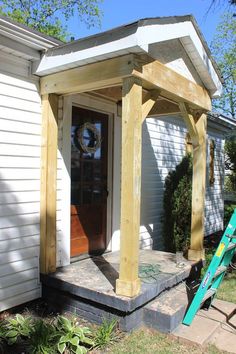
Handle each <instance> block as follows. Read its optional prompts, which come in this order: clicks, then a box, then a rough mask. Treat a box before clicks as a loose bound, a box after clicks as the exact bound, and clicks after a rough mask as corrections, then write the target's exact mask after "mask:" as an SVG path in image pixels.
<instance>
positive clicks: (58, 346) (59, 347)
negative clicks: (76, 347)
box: [57, 342, 66, 354]
mask: <svg viewBox="0 0 236 354" xmlns="http://www.w3.org/2000/svg"><path fill="white" fill-rule="evenodd" d="M57 348H58V351H59V352H60V353H61V354H62V353H64V351H65V349H66V343H61V342H60V343H58V345H57Z"/></svg>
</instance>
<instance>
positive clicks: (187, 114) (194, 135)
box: [179, 102, 199, 147]
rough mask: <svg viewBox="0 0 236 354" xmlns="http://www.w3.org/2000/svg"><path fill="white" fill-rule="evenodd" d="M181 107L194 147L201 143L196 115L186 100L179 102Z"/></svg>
mask: <svg viewBox="0 0 236 354" xmlns="http://www.w3.org/2000/svg"><path fill="white" fill-rule="evenodd" d="M179 109H180V112H181V114H182V116H183V119H184V121H185V124H186V126H187V128H188V131H189V134H190V137H191V141H192V144H193V147H195V146H198V145H199V134H198V129H197V125H196V116H194V115H193V113H192V112H191V111H190V109H189V107H188V105H187V104H186V103H184V102H179Z"/></svg>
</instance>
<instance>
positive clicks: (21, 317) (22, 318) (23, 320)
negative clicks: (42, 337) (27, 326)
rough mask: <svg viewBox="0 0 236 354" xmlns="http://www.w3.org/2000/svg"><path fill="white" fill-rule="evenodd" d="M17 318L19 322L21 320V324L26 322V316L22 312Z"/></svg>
mask: <svg viewBox="0 0 236 354" xmlns="http://www.w3.org/2000/svg"><path fill="white" fill-rule="evenodd" d="M16 320H17V322H19V323H20V324H24V322H25V319H24V317H23V316H22V315H20V314H17V315H16Z"/></svg>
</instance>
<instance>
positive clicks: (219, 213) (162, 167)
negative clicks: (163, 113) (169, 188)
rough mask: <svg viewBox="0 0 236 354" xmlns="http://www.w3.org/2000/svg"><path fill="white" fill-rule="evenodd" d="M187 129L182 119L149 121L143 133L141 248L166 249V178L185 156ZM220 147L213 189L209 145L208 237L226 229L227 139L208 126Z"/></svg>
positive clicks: (206, 215)
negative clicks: (164, 195) (224, 196)
mask: <svg viewBox="0 0 236 354" xmlns="http://www.w3.org/2000/svg"><path fill="white" fill-rule="evenodd" d="M186 133H187V129H186V127H185V124H184V122H183V120H182V119H181V117H177V116H176V117H173V116H172V117H171V116H168V117H161V118H160V117H158V118H147V119H146V120H145V122H144V123H143V133H142V139H143V140H142V141H143V143H142V192H141V193H142V195H141V223H140V225H141V226H140V247H141V248H154V249H160V250H162V249H163V241H162V222H161V219H162V214H163V192H164V183H165V178H166V177H167V175H168V173H169V172H170V171H171V170H173V169H175V167H176V165H178V164H179V163H180V162H181V159H182V157H183V156H184V154H185V136H186ZM210 139H214V141H215V144H216V149H215V160H214V175H215V182H214V185H213V186H210V185H209V144H207V156H208V157H207V176H206V204H205V235H209V234H211V233H214V232H216V231H219V230H221V229H222V228H223V209H224V204H223V179H224V178H223V176H224V152H223V146H224V140H223V136H221V134H220V133H219V132H216V131H215V132H214V131H213V130H212V129H211V127H210V126H208V141H209V140H210Z"/></svg>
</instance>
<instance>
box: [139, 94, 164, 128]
mask: <svg viewBox="0 0 236 354" xmlns="http://www.w3.org/2000/svg"><path fill="white" fill-rule="evenodd" d="M160 93H161V90H150V91H149V92H148V93H147V94H146V95H145V96H144V99H143V103H142V122H143V121H144V120H145V118H146V117H147V115H148V113H149V112H150V111H151V109H152V108H153V106H154V104H155V103H156V100H157V99H158V97H159V96H160Z"/></svg>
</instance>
